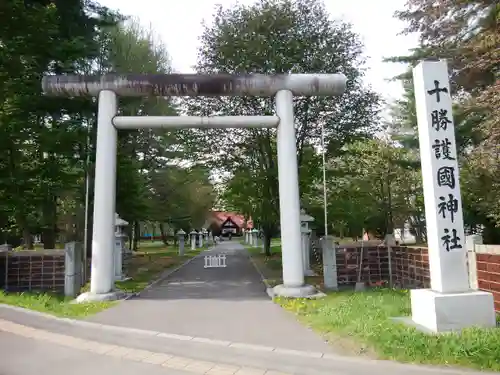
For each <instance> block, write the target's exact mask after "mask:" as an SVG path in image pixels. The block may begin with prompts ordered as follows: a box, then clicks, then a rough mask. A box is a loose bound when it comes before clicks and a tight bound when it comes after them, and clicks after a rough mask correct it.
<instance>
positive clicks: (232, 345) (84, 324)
mask: <svg viewBox="0 0 500 375" xmlns="http://www.w3.org/2000/svg"><path fill="white" fill-rule="evenodd" d="M1 309H6V310H13V311H16V312H19V313H23V314H26V315H33V316H39V317H43V318H46V319H49V320H52V321H57V322H64V323H67V324H70V325H72V326H76V327H81V328H87V329H88V328H94V329H98V330H100V331H108V332H116V333H129V334H137V335H141V336H149V337H158V338H162V339H167V340H178V341H190V342H195V343H201V344H207V345H212V346H218V347H225V348H228V349H245V350H252V351H258V352H267V353H276V354H285V355H294V356H301V357H308V358H325V359H337V358H340V356H339V355H337V354H330V353H322V352H312V351H311V352H309V351H301V350H295V349H287V348H279V347H272V346H265V345H256V344H247V343H241V342H231V341H224V340H215V339H209V338H206V337H197V336H187V335H179V334H175V333H166V332H159V331H150V330H144V329H138V328H129V327H120V326H113V325H107V324H101V323H94V322H89V321H85V320H76V319H70V318H60V317H57V316H54V315H50V314H47V313H42V312H39V311H34V310H29V309H25V308H23V307H17V306H11V305H6V304H0V319H3V320H6V321H10V320H9V319H6V318H5V317H2V315H1ZM11 322H12V323H14V324H18V323H16V322H13V321H11ZM49 332H50V330H49ZM342 358H344V357H342Z"/></svg>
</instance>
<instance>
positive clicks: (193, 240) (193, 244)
mask: <svg viewBox="0 0 500 375" xmlns="http://www.w3.org/2000/svg"><path fill="white" fill-rule="evenodd" d="M197 234H198V232H196V231H195V230H194V229H193V230H192V231H191V233H189V237H190V239H191V250H196V236H197Z"/></svg>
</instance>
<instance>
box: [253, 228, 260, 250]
mask: <svg viewBox="0 0 500 375" xmlns="http://www.w3.org/2000/svg"><path fill="white" fill-rule="evenodd" d="M258 233H259V231H258V230H257V229H255V228H253V229H252V233H251V236H252V245H253V246H254V247H258V246H259V237H258V236H257V234H258Z"/></svg>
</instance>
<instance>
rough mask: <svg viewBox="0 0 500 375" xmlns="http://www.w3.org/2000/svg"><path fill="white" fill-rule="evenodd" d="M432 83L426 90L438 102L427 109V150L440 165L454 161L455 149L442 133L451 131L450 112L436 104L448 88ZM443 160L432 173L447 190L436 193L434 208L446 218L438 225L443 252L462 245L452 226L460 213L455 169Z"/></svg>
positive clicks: (435, 82)
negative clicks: (429, 132)
mask: <svg viewBox="0 0 500 375" xmlns="http://www.w3.org/2000/svg"><path fill="white" fill-rule="evenodd" d="M433 84H434V88H432V89H430V90H427V94H428V95H430V96H432V97H433V99H435V101H436V104H438V108H436V109H434V110H432V111H431V112H430V119H429V120H430V126H431V129H432V131H433V132H434V133H435V137H433V138H434V142H433V144H432V145H431V150H432V152H433V157H434V159H435V161H436V162H437V161H440V162H441V163H440V164H441V165H442V163H443V162H455V160H456V158H455V157H454V154H455V153H456V151H455V147H456V145H455V144H454V143H453V142H451V141H450V140H449V138H448V137H447V136H446V133H447V132H453V131H454V128H453V121H452V120H451V119H450V116H451V114H450V115H448V109H446V108H440V107H439V104H440V103H441V99H442V98H443V95H449V94H450V93H449V92H448V88H446V87H441V82H440V81H439V80H437V79H435V80H433ZM447 164H448V163H446V164H445V165H442V166H440V167H439V168H437V172H436V176H435V179H436V184H437V186H439V187H444V188H446V189H447V190H449V193H448V194H445V195H440V196H439V197H438V204H437V207H436V212H437V213H438V217H439V218H440V220H445V221H446V222H447V225H445V226H444V228H442V229H441V228H440V230H442V232H441V233H440V239H441V241H442V246H443V248H444V249H445V250H446V251H447V252H450V251H453V250H455V249H462V243H461V242H462V238H460V237H459V236H458V233H459V232H458V230H457V229H456V228H455V227H454V224H455V219H456V215H461V212H459V207H460V202H459V199H460V193H457V192H456V188H457V178H458V176H457V175H458V169H457V168H456V166H455V163H450V164H449V165H447ZM457 197H458V198H457Z"/></svg>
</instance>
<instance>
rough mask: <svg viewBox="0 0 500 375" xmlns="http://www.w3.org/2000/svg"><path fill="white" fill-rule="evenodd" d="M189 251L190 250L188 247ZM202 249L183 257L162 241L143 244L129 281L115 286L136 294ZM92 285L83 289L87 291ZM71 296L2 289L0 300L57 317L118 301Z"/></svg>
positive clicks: (133, 260)
mask: <svg viewBox="0 0 500 375" xmlns="http://www.w3.org/2000/svg"><path fill="white" fill-rule="evenodd" d="M186 250H188V249H186ZM202 250H203V249H196V250H194V251H186V254H185V255H184V256H182V257H181V256H179V255H177V251H178V250H177V248H174V247H165V245H164V244H163V243H161V242H155V243H150V242H148V243H146V244H144V245H143V244H141V246H140V248H139V251H137V252H135V253H134V255H133V257H132V258H131V259H130V261H129V263H128V265H127V266H126V274H127V276H129V277H131V279H130V280H128V281H124V282H117V283H116V287H117V288H118V289H120V290H123V291H125V292H127V293H136V292H140V291H141V290H143V289H144V288H145V287H146V286H147V285H149V284H150V283H151V282H153V281H154V280H155V279H157V278H158V277H159V276H160V275H161V274H162V273H163V272H164V271H165V270H167V269H171V268H174V267H177V266H179V265H180V264H182V263H184V262H185V261H186V260H188V259H189V258H192V257H194V256H196V255H198V254H199V253H200V252H201V251H202ZM88 288H89V285H86V286H84V287H83V288H82V292H83V291H86V290H88ZM71 301H72V299H70V298H65V297H64V296H61V295H56V294H53V293H36V292H24V293H5V292H2V291H0V303H4V304H8V305H14V306H19V307H24V308H27V309H31V310H36V311H41V312H45V313H49V314H52V315H56V316H62V317H71V318H84V317H86V316H89V315H93V314H95V313H97V312H99V311H102V310H105V309H107V308H109V307H111V306H113V305H115V304H116V303H117V302H116V301H115V302H99V303H82V304H75V303H70V302H71Z"/></svg>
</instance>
